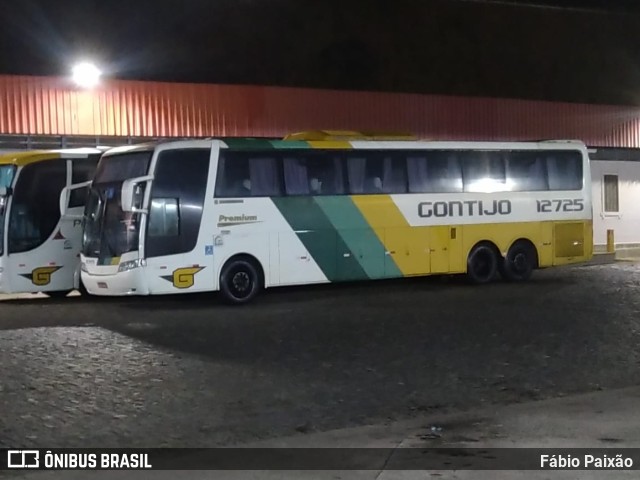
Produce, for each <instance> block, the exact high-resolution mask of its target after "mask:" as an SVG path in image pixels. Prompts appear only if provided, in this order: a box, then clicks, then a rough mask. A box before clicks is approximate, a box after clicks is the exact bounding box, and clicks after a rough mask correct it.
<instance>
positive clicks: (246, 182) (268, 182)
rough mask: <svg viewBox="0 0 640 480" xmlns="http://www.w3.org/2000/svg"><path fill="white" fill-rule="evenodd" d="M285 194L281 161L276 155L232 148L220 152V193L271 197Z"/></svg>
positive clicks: (218, 181) (217, 189)
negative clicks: (280, 169)
mask: <svg viewBox="0 0 640 480" xmlns="http://www.w3.org/2000/svg"><path fill="white" fill-rule="evenodd" d="M280 194H281V188H280V177H279V175H278V165H277V161H276V159H275V158H274V157H266V156H265V157H258V156H255V154H251V155H248V154H245V153H243V152H229V153H224V154H221V155H220V160H219V162H218V179H217V182H216V195H217V196H218V197H267V196H277V195H280Z"/></svg>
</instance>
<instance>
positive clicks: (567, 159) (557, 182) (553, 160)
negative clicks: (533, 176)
mask: <svg viewBox="0 0 640 480" xmlns="http://www.w3.org/2000/svg"><path fill="white" fill-rule="evenodd" d="M547 171H548V174H549V189H550V190H580V189H581V188H582V155H580V153H579V152H575V151H568V150H567V151H557V152H550V154H549V155H548V156H547Z"/></svg>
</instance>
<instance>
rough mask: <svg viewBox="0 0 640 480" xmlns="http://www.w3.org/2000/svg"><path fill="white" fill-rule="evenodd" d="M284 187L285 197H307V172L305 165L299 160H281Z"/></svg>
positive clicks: (286, 158)
mask: <svg viewBox="0 0 640 480" xmlns="http://www.w3.org/2000/svg"><path fill="white" fill-rule="evenodd" d="M283 167H284V185H285V191H286V192H287V195H309V171H308V168H307V163H306V162H305V161H304V160H303V159H300V158H288V157H285V158H284V160H283Z"/></svg>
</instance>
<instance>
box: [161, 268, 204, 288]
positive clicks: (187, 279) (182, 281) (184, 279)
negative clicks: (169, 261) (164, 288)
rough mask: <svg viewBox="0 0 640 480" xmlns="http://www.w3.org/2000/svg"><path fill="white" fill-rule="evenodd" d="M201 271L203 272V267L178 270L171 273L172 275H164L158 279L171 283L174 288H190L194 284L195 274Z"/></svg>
mask: <svg viewBox="0 0 640 480" xmlns="http://www.w3.org/2000/svg"><path fill="white" fill-rule="evenodd" d="M201 270H204V267H187V268H178V269H177V270H174V271H173V275H166V276H163V277H160V278H163V279H165V280H167V281H168V282H171V283H173V286H174V287H176V288H181V289H185V288H191V287H193V284H194V283H195V276H196V273H198V272H200V271H201Z"/></svg>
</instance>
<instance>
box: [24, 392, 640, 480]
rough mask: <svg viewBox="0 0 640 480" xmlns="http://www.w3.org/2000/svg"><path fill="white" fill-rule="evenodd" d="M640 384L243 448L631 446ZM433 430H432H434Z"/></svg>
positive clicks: (347, 475)
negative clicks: (638, 385)
mask: <svg viewBox="0 0 640 480" xmlns="http://www.w3.org/2000/svg"><path fill="white" fill-rule="evenodd" d="M639 405H640V387H632V388H625V389H615V390H608V391H600V392H595V393H590V394H583V395H575V396H569V397H564V398H558V399H552V400H545V401H539V402H528V403H522V404H516V405H509V406H491V407H485V408H480V409H474V410H470V411H467V412H461V413H452V414H446V415H426V416H424V417H421V418H417V419H412V420H408V421H403V422H395V423H389V424H385V425H373V426H365V427H357V428H351V429H342V430H334V431H329V432H323V433H315V434H299V435H294V436H290V437H286V438H279V439H272V440H268V441H261V442H255V443H251V444H245V445H242V446H243V447H245V446H246V447H261V448H283V447H290V448H303V447H308V448H320V447H326V448H363V447H368V448H396V449H397V448H407V447H423V448H434V447H456V448H460V447H468V448H500V447H513V448H556V447H557V448H608V447H615V449H619V448H636V447H640V411H639V410H638V406H639ZM434 432H435V433H434ZM14 478H25V479H29V480H51V479H60V478H64V479H69V480H76V479H78V480H80V479H86V478H90V479H117V480H129V479H135V480H138V479H157V480H165V479H166V480H169V479H174V478H181V479H193V480H209V479H232V480H233V479H268V480H271V479H332V480H338V479H357V480H360V479H363V480H364V479H371V480H374V479H375V480H384V479H401V480H402V479H407V480H409V479H411V480H413V479H429V478H437V479H450V480H466V479H474V480H485V479H486V480H489V479H491V480H500V479H534V480H542V479H562V480H564V479H581V480H582V479H584V480H591V479H593V480H595V479H598V480H599V479H631V478H638V471H628V472H616V471H610V472H602V471H392V470H384V469H383V470H380V471H374V470H371V471H264V472H263V471H188V472H180V473H179V474H178V473H177V472H175V471H146V472H143V471H137V472H115V471H112V472H86V471H84V472H79V471H71V472H38V473H31V474H29V475H25V476H16V477H14Z"/></svg>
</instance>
